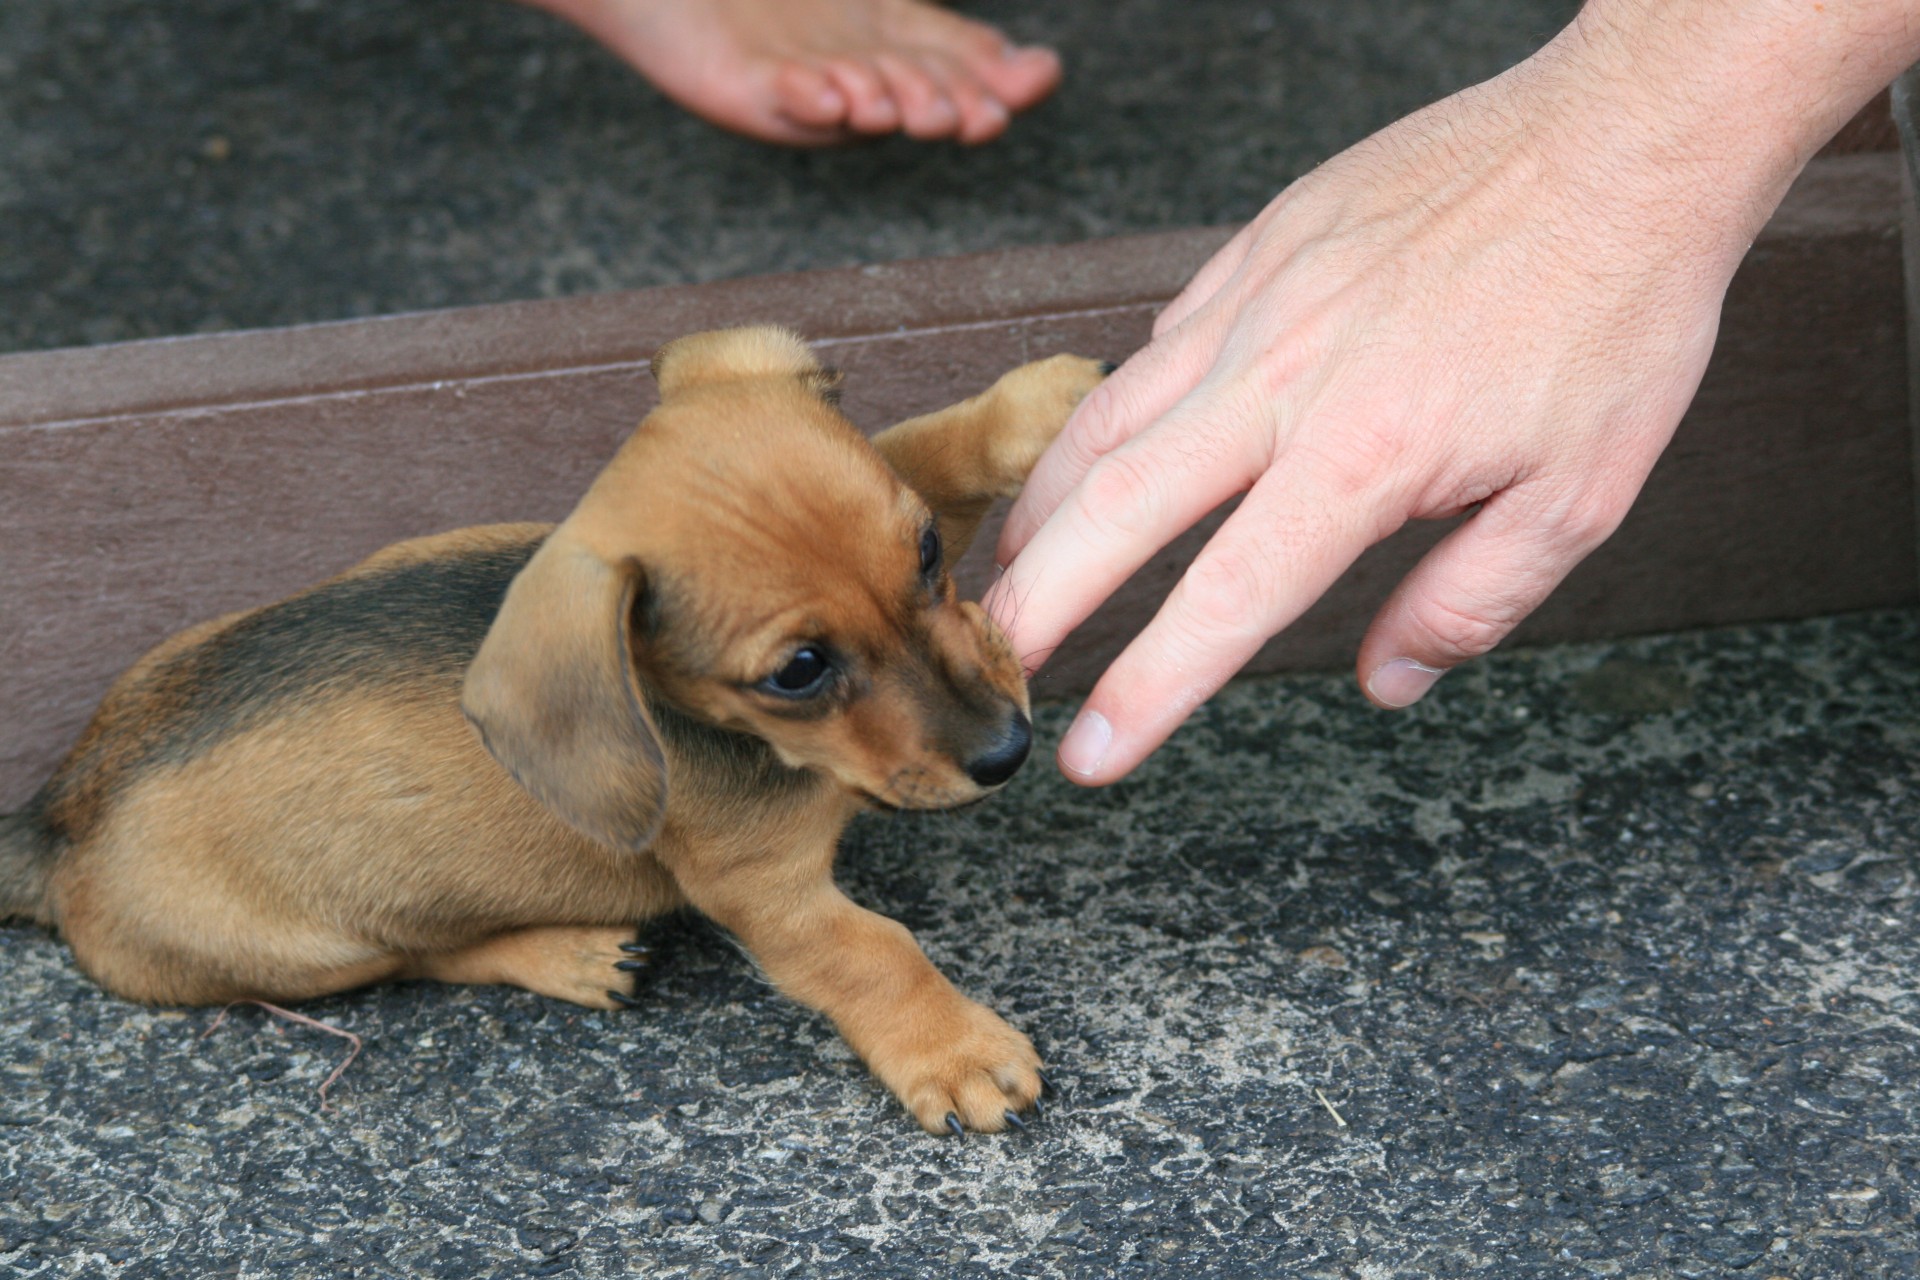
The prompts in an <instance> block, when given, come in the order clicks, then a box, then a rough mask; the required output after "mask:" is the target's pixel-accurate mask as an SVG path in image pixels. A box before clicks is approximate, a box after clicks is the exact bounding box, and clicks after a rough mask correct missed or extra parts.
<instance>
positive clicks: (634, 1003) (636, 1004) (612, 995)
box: [607, 991, 641, 1009]
mask: <svg viewBox="0 0 1920 1280" xmlns="http://www.w3.org/2000/svg"><path fill="white" fill-rule="evenodd" d="M607 999H609V1000H611V1001H613V1002H614V1003H615V1004H617V1005H619V1006H620V1007H621V1008H622V1009H638V1008H640V1006H641V1001H638V1000H635V999H634V998H633V997H632V996H630V995H626V994H623V993H622V992H619V991H609V992H607Z"/></svg>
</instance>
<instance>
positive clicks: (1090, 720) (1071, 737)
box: [1060, 710, 1113, 778]
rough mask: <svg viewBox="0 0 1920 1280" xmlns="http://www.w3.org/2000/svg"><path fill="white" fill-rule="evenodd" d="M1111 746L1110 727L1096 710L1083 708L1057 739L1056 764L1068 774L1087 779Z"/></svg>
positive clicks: (1111, 733)
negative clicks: (1064, 734)
mask: <svg viewBox="0 0 1920 1280" xmlns="http://www.w3.org/2000/svg"><path fill="white" fill-rule="evenodd" d="M1112 745H1113V726H1112V725H1110V724H1108V723H1107V718H1106V717H1105V716H1103V715H1101V714H1100V713H1099V712H1098V711H1084V710H1083V711H1082V712H1081V713H1080V714H1079V715H1078V716H1076V717H1075V718H1074V721H1073V727H1072V728H1071V729H1068V730H1067V736H1066V737H1064V738H1062V739H1061V740H1060V767H1061V768H1062V769H1065V770H1066V771H1067V772H1068V773H1077V774H1079V775H1080V776H1081V777H1083V778H1091V777H1092V776H1093V775H1094V772H1095V771H1096V770H1098V769H1099V768H1100V762H1101V761H1102V760H1105V759H1106V758H1107V748H1108V747H1110V746H1112Z"/></svg>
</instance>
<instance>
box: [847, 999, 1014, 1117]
mask: <svg viewBox="0 0 1920 1280" xmlns="http://www.w3.org/2000/svg"><path fill="white" fill-rule="evenodd" d="M914 1023H915V1030H916V1032H917V1034H914V1035H910V1036H901V1037H898V1038H895V1039H893V1040H891V1041H890V1042H889V1043H888V1044H887V1045H886V1046H884V1047H883V1048H880V1049H876V1050H875V1051H874V1052H873V1053H872V1054H871V1055H870V1057H869V1059H868V1065H869V1066H871V1067H872V1068H873V1073H874V1074H875V1075H877V1076H878V1077H880V1080H881V1082H882V1083H883V1084H885V1085H886V1086H887V1087H888V1088H889V1089H891V1090H893V1092H894V1095H895V1096H896V1097H898V1098H899V1099H900V1101H901V1102H903V1103H905V1104H906V1107H907V1110H909V1111H911V1112H913V1118H914V1119H916V1120H918V1121H919V1122H920V1127H921V1128H923V1129H925V1130H926V1131H927V1132H928V1133H938V1134H948V1133H952V1134H956V1135H957V1134H958V1133H959V1132H961V1131H962V1130H963V1129H974V1130H978V1131H979V1132H982V1133H997V1132H999V1131H1000V1130H1002V1129H1005V1128H1007V1127H1008V1126H1009V1124H1013V1125H1018V1124H1019V1123H1020V1121H1019V1115H1020V1113H1021V1112H1023V1111H1027V1110H1029V1109H1031V1108H1032V1106H1033V1104H1034V1101H1035V1099H1037V1098H1039V1096H1040V1092H1041V1088H1042V1081H1041V1078H1040V1055H1039V1054H1038V1053H1036V1052H1034V1048H1033V1042H1032V1041H1030V1040H1028V1039H1027V1038H1026V1037H1025V1036H1023V1035H1021V1034H1020V1033H1019V1032H1018V1031H1015V1030H1014V1029H1013V1028H1012V1027H1010V1026H1008V1025H1007V1024H1006V1023H1005V1022H1003V1021H1002V1020H1001V1018H1000V1015H998V1014H996V1013H995V1012H993V1010H991V1009H988V1008H986V1007H985V1006H983V1005H978V1004H975V1003H974V1002H973V1001H971V1000H968V999H966V998H964V997H957V998H956V999H955V1000H954V1001H953V1003H952V1004H951V1005H949V1006H948V1007H947V1008H945V1009H942V1010H941V1011H939V1013H938V1014H937V1015H933V1016H925V1015H923V1016H922V1017H919V1018H916V1019H914Z"/></svg>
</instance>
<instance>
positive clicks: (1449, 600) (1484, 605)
mask: <svg viewBox="0 0 1920 1280" xmlns="http://www.w3.org/2000/svg"><path fill="white" fill-rule="evenodd" d="M1531 497H1532V495H1530V494H1528V493H1527V492H1526V491H1525V490H1524V489H1523V488H1519V487H1516V488H1513V489H1509V490H1506V491H1505V492H1503V493H1501V494H1498V495H1496V496H1495V497H1493V498H1492V499H1489V500H1488V502H1487V504H1486V505H1485V506H1483V507H1482V508H1481V509H1480V510H1479V511H1478V512H1476V513H1475V514H1474V515H1472V516H1471V517H1469V518H1468V519H1467V521H1466V523H1465V524H1463V525H1461V526H1460V527H1459V528H1458V529H1455V530H1454V531H1453V532H1452V533H1450V534H1448V535H1447V536H1446V537H1445V538H1443V539H1442V540H1441V541H1440V543H1439V545H1438V546H1436V547H1434V548H1433V550H1431V551H1429V552H1428V553H1427V554H1426V556H1425V557H1424V558H1423V559H1422V560H1421V561H1420V563H1419V564H1418V565H1416V566H1414V569H1413V572H1411V573H1409V574H1408V575H1407V576H1406V577H1405V578H1404V579H1402V580H1401V583H1400V585H1399V586H1398V587H1396V588H1395V589H1394V592H1393V594H1392V595H1391V596H1389V597H1388V598H1387V602H1386V604H1384V605H1382V606H1381V608H1380V612H1379V613H1378V614H1376V615H1375V616H1374V620H1373V625H1372V626H1371V627H1370V628H1368V630H1367V636H1366V639H1364V640H1362V641H1361V642H1360V656H1359V661H1358V663H1357V674H1358V675H1359V677H1360V687H1361V688H1362V689H1363V690H1365V691H1366V695H1367V697H1368V698H1369V699H1371V700H1372V701H1373V703H1374V704H1375V705H1376V706H1381V707H1390V708H1391V707H1405V706H1411V705H1412V704H1413V703H1415V702H1418V701H1419V700H1420V699H1421V698H1422V697H1424V696H1425V695H1426V693H1427V691H1428V690H1429V689H1431V688H1432V687H1433V684H1434V682H1435V681H1436V680H1438V679H1439V678H1440V677H1441V676H1443V675H1445V674H1446V673H1447V672H1448V671H1450V670H1452V669H1453V668H1454V667H1456V666H1459V665H1460V664H1461V663H1463V662H1465V661H1467V660H1468V659H1470V658H1477V657H1479V656H1480V655H1481V654H1483V653H1486V652H1487V651H1489V650H1490V649H1492V648H1493V647H1494V646H1495V645H1497V644H1499V643H1500V642H1501V641H1502V640H1504V639H1506V638H1507V635H1508V633H1510V632H1511V631H1512V630H1513V629H1514V628H1515V627H1517V626H1519V625H1520V623H1521V621H1522V620H1524V619H1525V618H1526V616H1527V615H1528V614H1530V613H1532V612H1533V611H1534V610H1535V609H1537V608H1539V607H1540V604H1541V602H1542V601H1544V600H1545V599H1546V598H1547V597H1548V596H1549V595H1551V594H1552V593H1553V590H1554V588H1555V587H1557V586H1559V585H1560V582H1561V580H1562V579H1564V578H1565V577H1566V576H1567V574H1568V573H1569V572H1570V571H1571V570H1572V569H1573V567H1574V566H1575V565H1577V564H1579V563H1580V561H1582V560H1584V559H1585V558H1586V557H1587V554H1588V553H1589V552H1591V551H1592V550H1593V549H1594V548H1595V547H1597V546H1599V545H1600V544H1601V543H1602V542H1605V541H1606V540H1607V537H1608V536H1609V535H1610V534H1612V532H1613V531H1614V529H1615V528H1616V527H1617V526H1618V525H1619V523H1620V520H1621V518H1622V517H1623V516H1624V515H1625V514H1626V510H1627V506H1628V505H1629V503H1630V499H1629V501H1628V502H1620V503H1618V504H1614V503H1611V502H1607V501H1604V500H1598V499H1596V500H1593V501H1591V502H1589V501H1586V500H1576V501H1575V502H1574V503H1573V504H1571V505H1569V504H1565V503H1562V504H1558V505H1559V507H1560V509H1559V510H1542V509H1541V508H1540V506H1539V505H1538V504H1536V503H1535V502H1533V501H1530V498H1531Z"/></svg>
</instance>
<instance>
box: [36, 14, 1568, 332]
mask: <svg viewBox="0 0 1920 1280" xmlns="http://www.w3.org/2000/svg"><path fill="white" fill-rule="evenodd" d="M964 7H965V8H967V9H968V11H970V12H974V13H978V14H980V15H981V16H983V17H985V18H987V19H989V20H992V21H995V22H998V23H1000V24H1001V25H1003V26H1004V27H1006V28H1007V29H1009V30H1010V31H1012V32H1014V33H1015V34H1017V35H1018V36H1019V37H1021V38H1023V39H1028V40H1046V41H1048V42H1051V43H1053V44H1056V45H1057V46H1058V47H1059V48H1060V49H1061V50H1062V52H1063V54H1064V56H1065V58H1066V60H1067V63H1068V75H1069V78H1068V81H1067V84H1066V87H1065V89H1064V90H1063V91H1062V93H1061V94H1060V95H1059V97H1057V98H1056V99H1055V100H1054V101H1052V102H1051V103H1049V104H1047V105H1046V106H1045V107H1043V108H1041V109H1040V110H1038V111H1036V112H1034V113H1033V114H1032V115H1030V116H1028V117H1026V118H1025V119H1023V120H1022V121H1021V122H1019V123H1018V124H1017V125H1016V126H1015V130H1014V132H1013V133H1012V134H1011V135H1010V136H1009V137H1007V138H1006V139H1005V140H1003V141H1002V142H999V143H997V144H995V145H993V146H990V147H987V148H984V149H981V150H978V151H965V150H962V149H960V148H957V147H951V146H937V147H928V146H923V145H920V144H916V143H911V142H905V141H892V142H886V143H882V144H879V145H875V146H865V147H857V148H853V149H851V150H847V151H840V152H820V153H811V154H802V153H794V152H789V151H782V150H779V149H777V148H772V147H767V146H762V145H760V144H758V143H753V142H748V141H745V140H742V139H738V138H734V137H732V136H730V135H727V134H724V133H721V132H719V131H718V130H715V129H712V128H710V127H708V126H707V125H704V124H701V123H699V122H698V121H695V120H693V119H691V118H689V117H687V116H686V115H685V114H684V113H682V112H681V111H680V110H679V109H678V108H677V107H674V106H673V105H672V104H670V103H668V102H667V101H666V100H665V99H663V98H661V97H660V96H659V95H658V94H656V93H655V92H654V91H653V90H652V89H651V88H649V87H648V86H647V85H646V84H645V83H644V82H643V81H641V80H639V79H638V78H637V77H636V76H634V75H633V74H632V73H630V72H628V71H627V70H626V69H625V68H624V67H623V66H621V65H620V64H619V63H617V62H615V61H614V60H613V59H612V58H611V57H610V56H608V55H606V54H604V53H602V52H601V51H600V49H599V48H598V46H596V45H594V44H593V43H592V42H591V41H589V40H587V39H586V38H585V37H583V36H580V35H578V34H576V33H575V32H574V31H573V30H572V29H571V28H569V27H567V26H565V25H563V24H562V23H560V22H559V21H558V20H556V19H552V18H549V17H546V16H544V15H541V14H538V13H534V12H532V11H529V10H526V9H523V8H521V7H520V6H518V5H515V4H511V3H507V2H506V0H407V3H405V4H393V3H387V2H383V0H273V2H272V3H259V2H258V0H174V2H173V3H154V2H153V0H6V3H4V4H0V300H3V301H4V303H5V305H4V306H0V350H19V349H25V348H37V347H54V346H64V345H70V344H78V343H91V342H105V341H112V340H116V339H122V338H134V337H153V336H161V335H166V334H174V333H186V332H191V331H195V330H208V329H222V328H232V327H235V326H243V327H253V326H262V325H280V324H292V323H297V322H301V321H308V320H328V319H337V318H341V317H346V316H360V315H370V314H379V313H383V312H392V311H402V310H413V309H417V308H422V307H442V306H457V305H466V304H471V303H478V302H496V301H505V300H510V299H518V298H531V297H548V296H556V295H564V294H574V293H582V292H591V291H599V290H606V289H616V288H633V287H638V286H643V285H653V284H671V283H682V282H687V281H697V280H711V279H716V278H719V277H725V276H736V275H746V274H752V273H756V272H765V271H779V270H793V269H799V268H805V267H818V266H843V265H847V264H850V263H860V262H872V261H879V260H882V259H893V258H905V257H919V256H925V255H930V254H943V253H955V252H961V251H966V250H975V249H996V248H1005V247H1009V246H1013V245H1021V244H1041V243H1050V242H1057V241H1072V240H1082V239H1086V238H1088V237H1091V236H1101V235H1111V234H1115V233H1118V232H1122V231H1136V230H1149V229H1157V228H1164V227H1174V226H1192V225H1197V224H1202V223H1212V222H1232V221H1241V220H1244V219H1246V218H1247V217H1249V216H1251V215H1252V214H1253V213H1254V212H1256V211H1257V210H1258V209H1259V208H1260V207H1261V205H1262V204H1264V203H1265V202H1266V200H1267V199H1268V198H1270V197H1271V196H1272V195H1273V194H1274V193H1275V192H1276V191H1278V190H1279V189H1280V187H1281V186H1283V185H1284V184H1285V183H1286V182H1287V181H1288V180H1289V179H1291V178H1293V177H1294V176H1296V175H1297V174H1299V173H1300V172H1302V171H1303V170H1305V169H1306V168H1308V167H1310V166H1311V165H1313V164H1315V163H1317V162H1319V161H1320V160H1322V159H1324V158H1326V157H1327V156H1328V155H1331V154H1332V153H1333V152H1335V151H1337V150H1338V149H1340V148H1341V147H1343V146H1345V145H1346V144H1348V143H1350V142H1352V141H1354V140H1356V139H1358V138H1360V137H1362V136H1364V135H1365V134H1366V133H1368V132H1370V131H1372V130H1373V129H1376V128H1378V127H1380V126H1381V125H1383V124H1386V123H1387V122H1389V121H1391V120H1393V119H1395V118H1397V117H1398V116H1400V115H1402V114H1404V113H1406V112H1407V111H1408V110H1411V109H1412V108H1414V107H1417V106H1419V105H1421V104H1423V103H1425V102H1428V101H1430V100H1432V99H1434V98H1436V97H1439V96H1441V95H1443V94H1445V93H1447V92H1450V91H1451V90H1453V89H1455V88H1458V87H1460V86H1461V85H1464V84H1467V83H1470V82H1472V81H1475V80H1479V79H1483V78H1485V77H1486V76H1489V75H1492V74H1494V73H1496V72H1498V71H1500V70H1501V69H1502V68H1504V67H1506V66H1507V65H1509V64H1511V63H1512V62H1514V61H1516V60H1517V59H1519V58H1521V57H1524V56H1525V55H1526V54H1527V53H1529V52H1531V51H1532V50H1533V49H1534V48H1535V47H1537V46H1538V45H1539V44H1540V43H1541V42H1543V41H1544V40H1545V39H1546V38H1547V37H1548V36H1549V35H1551V34H1552V33H1553V32H1554V31H1555V30H1556V29H1558V28H1559V27H1560V26H1561V25H1563V24H1564V22H1565V21H1566V20H1567V18H1568V17H1570V16H1571V14H1572V13H1573V12H1574V10H1575V9H1576V8H1577V3H1576V0H1346V2H1345V3H1342V4H1337V5H1325V4H1311V3H1292V2H1286V0H1103V2H1102V3H1099V4H1090V3H1085V2H1084V0H982V2H981V3H978V4H969V5H966V6H964Z"/></svg>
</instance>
